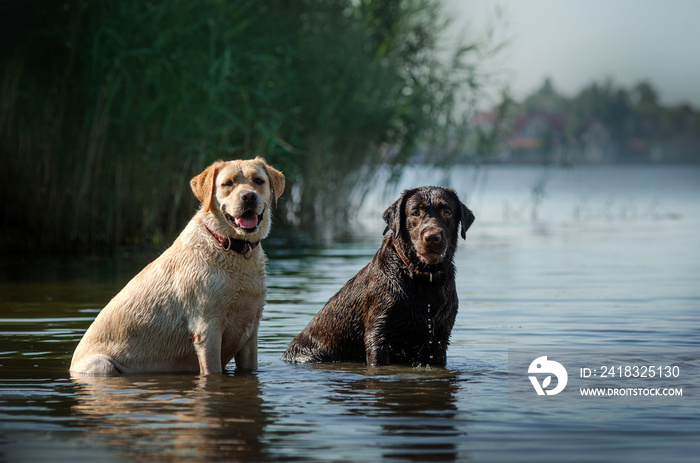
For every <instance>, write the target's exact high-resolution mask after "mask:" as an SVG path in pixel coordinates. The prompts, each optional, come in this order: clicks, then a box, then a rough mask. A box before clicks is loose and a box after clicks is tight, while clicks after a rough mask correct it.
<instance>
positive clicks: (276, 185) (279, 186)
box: [256, 158, 285, 206]
mask: <svg viewBox="0 0 700 463" xmlns="http://www.w3.org/2000/svg"><path fill="white" fill-rule="evenodd" d="M256 159H259V160H260V161H262V163H263V166H264V167H265V173H267V178H269V179H270V189H271V190H272V196H273V197H274V198H275V206H277V198H279V197H280V195H281V194H282V192H283V191H284V184H285V182H284V174H283V173H282V172H281V171H279V170H277V169H275V168H274V167H272V166H270V165H268V164H267V163H266V162H265V160H264V159H262V158H256Z"/></svg>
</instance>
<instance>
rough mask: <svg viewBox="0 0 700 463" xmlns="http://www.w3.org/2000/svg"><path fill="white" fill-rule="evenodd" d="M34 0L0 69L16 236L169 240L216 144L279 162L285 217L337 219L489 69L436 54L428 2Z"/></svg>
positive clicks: (12, 246) (87, 241) (5, 244)
mask: <svg viewBox="0 0 700 463" xmlns="http://www.w3.org/2000/svg"><path fill="white" fill-rule="evenodd" d="M34 5H35V6H34V7H31V8H27V9H26V10H25V11H23V14H25V15H26V14H29V15H30V17H31V21H27V25H28V27H27V28H26V29H22V30H21V31H16V32H15V37H14V38H15V39H16V40H13V43H12V53H10V54H8V55H7V56H6V57H4V58H3V61H2V69H1V70H0V76H1V77H2V79H3V81H2V88H1V93H0V102H1V103H2V108H1V110H0V150H2V158H3V169H1V171H0V192H1V194H2V198H3V199H4V201H3V203H4V204H5V205H6V207H5V208H4V210H3V212H2V220H3V233H2V237H1V238H0V241H1V245H2V248H3V249H5V250H7V251H12V250H16V251H19V250H36V251H43V250H50V251H63V250H74V249H78V250H80V251H92V252H100V250H105V249H106V250H113V249H114V248H115V247H117V246H120V245H124V244H149V243H151V244H160V243H162V242H163V241H164V240H168V239H170V238H171V237H172V236H173V235H174V234H175V233H177V232H178V231H179V229H180V228H182V227H183V226H184V224H185V223H186V221H187V219H188V218H189V217H190V216H191V215H192V213H193V212H194V210H195V208H196V206H197V205H196V200H195V199H194V197H193V196H192V195H191V194H190V192H189V189H188V188H189V187H188V180H189V178H191V177H192V176H194V175H196V174H197V173H198V172H200V171H201V170H202V169H203V168H204V167H205V166H206V165H208V164H209V163H210V162H212V161H214V160H215V159H220V158H223V159H232V158H248V157H253V156H264V157H266V158H267V160H268V162H270V163H271V164H273V165H275V166H276V167H278V168H280V169H282V170H283V171H284V172H285V174H286V176H287V180H288V189H289V192H288V194H286V195H285V196H284V199H283V201H282V203H281V208H282V211H281V212H280V213H278V217H279V219H281V220H282V221H287V222H291V223H294V224H296V225H298V226H305V225H312V224H318V223H338V222H339V221H342V220H346V219H347V218H348V217H347V207H344V206H345V203H346V202H347V198H348V196H349V195H350V194H351V193H357V192H358V191H360V192H361V191H362V190H363V189H366V188H368V186H369V185H370V184H371V182H372V181H373V180H374V178H375V176H374V173H375V172H376V171H377V169H378V166H380V165H388V166H390V168H392V169H394V172H395V173H398V172H400V168H401V167H402V166H403V165H405V163H406V162H407V160H408V159H409V157H410V155H411V154H412V153H413V152H414V151H415V149H416V147H417V146H419V144H421V143H423V144H436V143H437V144H439V143H440V142H444V141H445V140H446V138H445V137H446V135H445V134H447V133H449V132H450V130H453V129H454V128H455V127H456V126H458V124H457V123H456V121H457V120H458V119H457V118H455V111H454V110H455V107H456V106H457V105H458V103H459V102H458V97H459V94H460V92H463V91H464V90H465V89H466V90H467V93H469V92H471V94H475V92H476V90H477V89H478V87H479V86H480V85H481V82H479V80H478V79H477V76H478V72H479V68H478V61H479V59H480V57H481V55H480V54H481V53H482V52H483V48H480V47H481V45H480V44H478V43H471V44H468V45H466V46H464V47H462V48H461V49H459V50H458V51H457V53H456V55H455V58H454V60H453V61H452V62H448V63H447V64H445V63H444V62H443V60H441V59H440V58H439V56H438V54H439V49H438V48H439V46H438V41H437V40H438V34H439V32H440V30H441V29H442V28H443V27H444V23H443V22H442V19H441V16H440V13H439V11H440V10H439V4H438V3H437V2H434V1H429V0H392V1H385V2H370V1H359V2H358V1H351V0H345V1H329V0H304V1H295V2H289V1H285V0H274V1H267V2H252V1H243V0H239V1H230V2H221V1H216V0H206V1H197V2H195V1H191V0H190V1H185V0H183V1H176V2H153V1H138V2H136V1H71V0H68V1H65V2H60V3H58V2H50V1H47V2H38V3H35V4H34ZM475 57H477V58H479V59H476V60H475V59H474V58H475ZM470 60H471V61H470ZM435 160H436V161H437V160H438V159H437V158H435ZM27 236H29V237H31V238H30V239H27Z"/></svg>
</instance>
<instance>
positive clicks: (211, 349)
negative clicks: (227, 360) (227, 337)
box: [192, 328, 223, 375]
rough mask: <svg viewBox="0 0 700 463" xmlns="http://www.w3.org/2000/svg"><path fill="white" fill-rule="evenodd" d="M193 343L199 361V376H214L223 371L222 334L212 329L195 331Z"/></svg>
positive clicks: (193, 332)
mask: <svg viewBox="0 0 700 463" xmlns="http://www.w3.org/2000/svg"><path fill="white" fill-rule="evenodd" d="M192 343H193V344H194V351H195V352H196V353H197V360H199V374H201V375H213V374H220V373H221V372H222V371H223V367H222V365H221V334H220V333H217V332H216V331H215V330H212V329H211V328H209V329H207V328H204V329H194V330H193V331H192Z"/></svg>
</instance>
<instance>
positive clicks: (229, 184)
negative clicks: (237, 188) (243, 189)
mask: <svg viewBox="0 0 700 463" xmlns="http://www.w3.org/2000/svg"><path fill="white" fill-rule="evenodd" d="M221 186H233V180H229V181H227V182H226V183H222V184H221Z"/></svg>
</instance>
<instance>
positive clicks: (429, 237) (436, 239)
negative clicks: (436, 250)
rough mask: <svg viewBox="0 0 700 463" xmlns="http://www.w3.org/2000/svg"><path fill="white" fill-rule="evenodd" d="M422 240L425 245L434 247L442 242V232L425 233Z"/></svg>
mask: <svg viewBox="0 0 700 463" xmlns="http://www.w3.org/2000/svg"><path fill="white" fill-rule="evenodd" d="M423 239H424V240H425V244H428V245H430V246H436V245H438V244H440V243H441V242H442V232H440V231H436V232H433V233H427V234H426V235H425V237H423Z"/></svg>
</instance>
